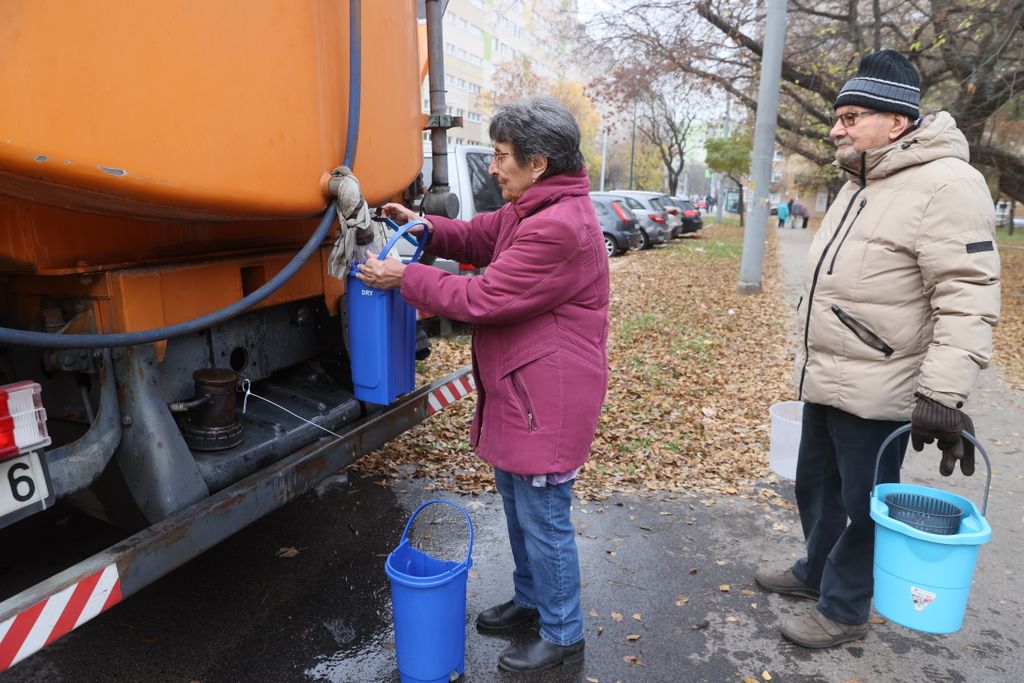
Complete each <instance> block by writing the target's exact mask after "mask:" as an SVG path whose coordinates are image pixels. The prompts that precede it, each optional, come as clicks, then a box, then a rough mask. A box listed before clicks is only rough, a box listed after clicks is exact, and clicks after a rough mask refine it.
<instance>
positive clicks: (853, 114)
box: [828, 111, 878, 128]
mask: <svg viewBox="0 0 1024 683" xmlns="http://www.w3.org/2000/svg"><path fill="white" fill-rule="evenodd" d="M877 113H878V112H877V111H848V112H846V113H845V114H836V115H835V116H829V117H828V122H829V125H831V126H832V127H833V128H835V125H836V122H837V121H838V122H839V123H842V124H843V128H853V127H854V126H856V125H857V122H858V121H860V120H861V119H862V118H864V117H865V116H871V115H873V114H877Z"/></svg>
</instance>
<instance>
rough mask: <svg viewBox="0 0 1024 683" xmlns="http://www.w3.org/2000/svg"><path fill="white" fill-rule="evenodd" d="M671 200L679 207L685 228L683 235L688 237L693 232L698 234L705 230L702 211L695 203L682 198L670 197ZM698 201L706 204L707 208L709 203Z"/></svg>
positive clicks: (683, 227)
mask: <svg viewBox="0 0 1024 683" xmlns="http://www.w3.org/2000/svg"><path fill="white" fill-rule="evenodd" d="M669 199H671V200H672V201H673V202H675V205H676V206H677V207H679V212H680V214H681V215H682V219H683V226H682V233H681V234H683V235H687V234H689V233H691V232H697V231H698V230H701V229H703V228H704V219H702V218H701V217H700V209H699V208H698V207H696V206H694V205H693V202H691V201H690V200H689V199H683V198H682V197H669ZM698 201H701V202H704V205H705V206H707V202H706V201H705V200H703V199H699V200H698Z"/></svg>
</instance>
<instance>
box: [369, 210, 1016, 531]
mask: <svg viewBox="0 0 1024 683" xmlns="http://www.w3.org/2000/svg"><path fill="white" fill-rule="evenodd" d="M705 225H706V228H708V229H709V230H708V232H709V233H710V231H712V230H713V232H714V238H713V239H712V238H710V237H708V236H706V235H704V234H700V235H697V236H694V237H690V238H688V239H684V240H673V241H672V242H671V243H670V244H668V245H665V246H664V247H662V248H659V249H656V250H649V251H646V252H644V253H643V254H637V255H635V256H632V257H627V258H625V259H622V260H621V261H620V260H619V259H616V260H615V263H614V267H613V268H612V270H611V294H612V296H611V305H610V310H609V317H610V320H611V328H610V330H609V338H608V366H609V370H610V372H609V383H608V391H607V398H606V401H605V410H604V412H603V414H602V416H601V423H600V426H599V429H598V432H597V435H596V436H595V438H594V443H593V447H592V450H591V452H592V455H591V457H590V459H589V460H588V461H587V463H586V465H585V466H584V468H583V469H582V470H581V472H580V475H579V477H578V478H577V480H576V483H575V485H574V487H573V492H574V493H575V494H576V495H577V496H578V497H579V498H580V499H581V500H584V501H586V500H591V501H598V500H605V499H607V497H608V496H609V495H611V494H613V493H631V492H633V493H635V492H645V491H647V492H649V491H680V490H689V491H700V492H701V493H704V494H706V495H707V496H709V497H706V498H704V500H703V501H701V502H702V504H704V505H709V506H710V505H713V504H714V498H713V497H710V496H713V495H715V494H724V495H733V490H735V491H736V492H738V493H740V495H749V496H750V497H752V498H755V497H757V495H758V494H757V493H756V490H757V489H756V488H755V487H756V486H757V485H759V484H761V483H762V482H763V479H764V477H766V476H768V475H769V474H770V472H771V470H770V468H769V467H768V428H769V425H770V416H769V415H768V406H770V405H772V404H773V403H776V402H778V401H781V400H785V399H786V398H788V397H789V395H790V393H791V391H792V389H791V387H790V386H789V376H790V374H791V370H792V363H793V361H792V358H791V357H790V349H791V344H790V335H791V334H792V331H793V330H792V326H791V325H789V324H788V323H787V321H789V320H790V318H791V317H792V316H791V304H790V303H789V302H788V301H787V299H786V285H785V280H784V277H783V271H782V269H781V268H780V267H779V266H780V264H779V259H778V254H777V250H776V249H775V248H774V246H775V244H776V240H777V239H778V238H777V237H776V236H775V235H774V234H769V235H768V236H767V239H768V242H769V248H767V249H766V250H765V261H764V269H763V275H762V293H761V294H760V295H758V296H756V297H749V296H743V295H741V294H738V293H737V291H736V272H738V270H739V264H740V260H741V256H742V246H743V230H742V229H741V228H739V227H738V226H730V225H714V226H712V225H711V224H710V221H709V222H708V223H706V224H705ZM1005 272H1006V265H1005V261H1004V276H1005ZM1007 281H1008V278H1007ZM1007 286H1008V287H1009V285H1007ZM680 292H686V295H685V296H680ZM694 302H702V303H703V304H704V305H694ZM1021 307H1024V298H1021ZM730 310H732V311H734V313H735V315H728V311H730ZM1003 329H1004V325H1003V320H1002V319H1001V320H1000V325H999V327H998V328H996V330H997V333H999V331H1000V330H1003ZM1017 338H1018V339H1019V338H1021V337H1017ZM751 339H757V340H758V343H757V345H756V348H752V347H751V345H750V340H751ZM469 342H470V338H469V336H468V335H465V334H462V335H453V336H450V337H446V338H443V339H433V340H431V354H430V357H429V358H427V359H426V360H425V361H422V362H420V363H417V366H418V367H417V370H418V372H417V378H416V383H417V387H422V386H425V385H426V384H428V383H430V382H432V381H434V380H436V379H437V378H439V377H441V376H443V375H444V374H446V373H448V372H451V371H452V370H454V369H456V368H459V367H461V366H463V365H465V364H468V363H469V362H470V343H469ZM1014 346H1016V347H1021V346H1022V345H1019V344H1018V345H1014V344H1000V345H999V348H1000V349H1006V348H1011V347H1014ZM637 349H644V353H643V354H638V353H637ZM740 388H742V390H741V389H740ZM709 397H714V402H713V405H709ZM648 399H650V400H648ZM475 403H476V395H475V393H474V394H470V395H468V396H466V397H465V398H462V399H460V400H458V401H456V402H455V403H453V404H452V405H450V406H449V407H447V408H445V409H444V410H442V411H441V412H439V413H437V414H435V415H434V416H432V417H431V418H430V419H428V420H425V421H424V422H422V423H420V424H419V425H417V426H415V427H413V428H412V429H409V430H407V431H405V432H403V433H402V434H400V435H399V436H398V437H396V438H394V439H392V440H390V441H388V442H387V444H385V445H384V446H383V447H381V448H380V449H378V450H376V451H373V452H372V453H369V454H368V455H366V456H364V457H362V458H360V459H359V460H358V461H357V462H356V463H354V464H353V465H352V467H353V469H355V470H358V471H361V472H364V473H367V474H372V475H380V476H383V477H387V478H388V479H389V480H392V481H393V480H394V479H400V478H403V477H429V478H431V479H432V480H434V481H435V482H436V483H437V485H438V486H439V487H441V488H443V489H444V490H446V491H451V492H454V493H463V494H470V495H476V494H479V493H481V492H485V491H486V492H491V493H493V492H494V491H495V488H494V471H493V468H491V467H490V465H487V464H486V463H484V462H482V461H481V460H480V459H479V458H477V456H476V455H475V454H474V453H473V450H472V448H471V447H470V445H469V443H468V441H469V424H470V421H471V419H472V416H473V412H474V409H475ZM702 408H705V409H706V410H702ZM745 489H748V490H749V493H748V492H746V491H745ZM598 512H603V510H598Z"/></svg>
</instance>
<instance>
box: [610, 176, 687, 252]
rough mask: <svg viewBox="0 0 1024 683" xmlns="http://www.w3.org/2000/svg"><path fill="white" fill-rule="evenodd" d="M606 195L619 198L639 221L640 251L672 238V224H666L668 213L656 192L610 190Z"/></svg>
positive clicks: (660, 195)
mask: <svg viewBox="0 0 1024 683" xmlns="http://www.w3.org/2000/svg"><path fill="white" fill-rule="evenodd" d="M608 194H613V195H615V196H616V197H621V198H622V200H623V201H625V203H626V206H628V207H629V208H630V210H632V212H633V215H635V216H636V217H637V220H639V222H640V233H641V243H640V248H641V249H650V248H651V247H652V246H654V245H655V244H664V243H665V242H668V241H669V239H670V238H671V237H672V224H670V223H669V222H668V212H667V211H665V206H664V205H663V204H662V203H661V201H660V198H661V197H663V196H664V195H662V194H660V193H658V192H638V191H635V190H611V191H610V192H609V193H608Z"/></svg>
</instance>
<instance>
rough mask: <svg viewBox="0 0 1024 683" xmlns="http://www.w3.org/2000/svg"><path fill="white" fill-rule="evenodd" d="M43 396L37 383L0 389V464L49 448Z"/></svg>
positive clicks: (25, 383) (18, 383)
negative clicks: (8, 459)
mask: <svg viewBox="0 0 1024 683" xmlns="http://www.w3.org/2000/svg"><path fill="white" fill-rule="evenodd" d="M42 392H43V390H42V387H40V386H39V384H37V383H36V382H17V383H15V384H7V385H4V386H2V387H0V460H5V459H7V458H10V457H13V456H15V455H19V454H21V453H27V452H28V451H33V450H36V449H37V448H42V447H43V446H49V445H50V435H49V433H48V432H47V431H46V409H45V408H43V397H42Z"/></svg>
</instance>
